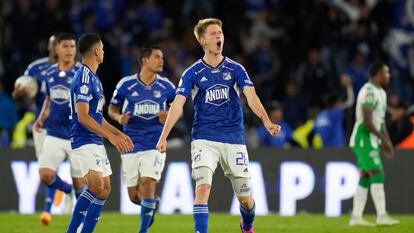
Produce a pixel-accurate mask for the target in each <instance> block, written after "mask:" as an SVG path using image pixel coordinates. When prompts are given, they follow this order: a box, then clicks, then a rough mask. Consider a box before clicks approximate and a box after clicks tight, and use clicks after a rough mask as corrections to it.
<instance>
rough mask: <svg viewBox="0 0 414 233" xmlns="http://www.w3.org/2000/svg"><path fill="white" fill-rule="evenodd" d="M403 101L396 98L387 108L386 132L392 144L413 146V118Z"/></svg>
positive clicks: (405, 146)
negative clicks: (395, 101)
mask: <svg viewBox="0 0 414 233" xmlns="http://www.w3.org/2000/svg"><path fill="white" fill-rule="evenodd" d="M406 109H407V108H406V106H405V104H404V102H403V101H401V100H398V101H397V103H395V104H390V106H389V108H388V113H389V120H388V121H386V122H387V129H388V134H389V135H390V138H391V142H392V144H393V145H397V146H398V147H402V148H414V125H413V124H414V118H413V117H412V116H411V117H410V116H409V115H408V114H407V111H406Z"/></svg>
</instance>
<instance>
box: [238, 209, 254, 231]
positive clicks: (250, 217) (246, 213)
mask: <svg viewBox="0 0 414 233" xmlns="http://www.w3.org/2000/svg"><path fill="white" fill-rule="evenodd" d="M255 210H256V204H253V208H251V209H250V210H245V209H244V208H243V207H241V206H240V213H241V215H242V218H243V229H244V230H246V231H248V230H250V229H252V226H253V221H254V216H255Z"/></svg>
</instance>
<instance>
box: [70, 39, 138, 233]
mask: <svg viewBox="0 0 414 233" xmlns="http://www.w3.org/2000/svg"><path fill="white" fill-rule="evenodd" d="M78 46H79V52H80V54H81V56H82V63H83V64H82V66H81V67H80V68H79V69H78V70H77V71H76V74H75V76H74V78H73V80H72V83H71V86H70V111H71V114H70V119H71V145H72V149H73V156H75V157H77V159H79V162H80V170H81V174H82V176H83V177H84V178H85V179H86V182H87V185H88V189H86V190H85V191H83V192H82V194H81V195H80V197H79V198H78V200H77V202H76V205H75V209H74V211H73V214H72V219H71V221H70V224H69V227H68V229H67V233H76V232H77V230H78V228H79V226H80V224H81V223H83V227H82V229H81V233H90V232H93V230H94V229H95V226H96V224H97V223H98V220H99V217H100V215H101V211H102V208H103V206H104V204H105V201H106V199H107V198H108V196H109V192H110V189H111V187H110V180H109V175H111V174H112V170H111V165H110V163H109V160H108V157H107V154H106V151H105V147H104V145H103V139H102V137H105V138H107V139H108V140H109V141H110V142H111V144H112V145H114V146H115V147H116V148H117V149H118V150H119V151H120V152H122V153H126V152H129V151H132V149H133V147H134V145H133V144H132V141H131V139H130V138H129V137H128V136H126V135H125V134H123V133H122V132H121V131H119V130H118V129H116V128H115V127H113V126H112V125H111V124H109V123H108V122H107V121H106V120H105V118H103V117H102V110H103V106H104V102H105V99H104V92H103V88H102V84H101V81H100V80H99V78H98V77H97V75H96V71H97V69H98V66H99V65H100V64H102V62H103V58H104V50H103V44H102V41H101V39H100V37H99V35H97V34H94V33H88V34H85V35H83V36H81V37H80V38H79V42H78Z"/></svg>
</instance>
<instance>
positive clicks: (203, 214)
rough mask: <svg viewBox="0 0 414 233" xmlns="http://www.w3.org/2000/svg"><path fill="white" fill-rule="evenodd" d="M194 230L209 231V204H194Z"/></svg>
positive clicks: (204, 232)
mask: <svg viewBox="0 0 414 233" xmlns="http://www.w3.org/2000/svg"><path fill="white" fill-rule="evenodd" d="M193 215H194V229H195V230H194V232H198V233H207V232H208V205H204V204H194V205H193Z"/></svg>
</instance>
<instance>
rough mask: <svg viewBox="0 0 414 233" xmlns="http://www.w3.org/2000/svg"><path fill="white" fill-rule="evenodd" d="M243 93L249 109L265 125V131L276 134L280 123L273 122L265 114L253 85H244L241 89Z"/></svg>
mask: <svg viewBox="0 0 414 233" xmlns="http://www.w3.org/2000/svg"><path fill="white" fill-rule="evenodd" d="M243 93H244V95H245V96H246V99H247V104H248V105H249V107H250V109H251V110H252V111H253V112H254V114H256V116H258V117H259V118H260V120H261V121H262V122H263V125H264V126H265V127H266V129H267V131H268V132H269V133H270V134H271V135H276V134H278V133H279V132H280V129H281V127H280V125H277V124H273V123H272V122H271V121H270V119H269V116H268V115H267V112H266V110H265V108H264V107H263V105H262V102H260V99H259V97H258V96H257V94H256V91H255V89H254V87H251V86H246V87H244V89H243Z"/></svg>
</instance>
